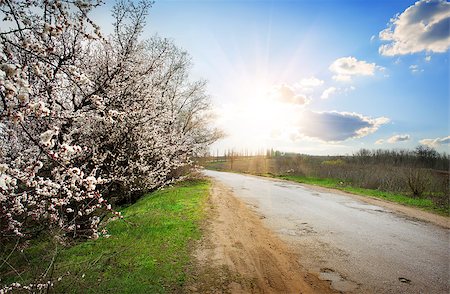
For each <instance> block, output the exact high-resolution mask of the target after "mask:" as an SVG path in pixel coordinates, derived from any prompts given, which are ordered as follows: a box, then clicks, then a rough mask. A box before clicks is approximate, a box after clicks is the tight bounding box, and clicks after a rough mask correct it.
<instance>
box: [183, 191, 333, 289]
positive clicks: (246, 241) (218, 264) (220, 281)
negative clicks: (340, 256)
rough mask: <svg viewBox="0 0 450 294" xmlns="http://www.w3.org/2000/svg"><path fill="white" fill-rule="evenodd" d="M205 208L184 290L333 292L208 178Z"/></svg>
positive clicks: (254, 215)
mask: <svg viewBox="0 0 450 294" xmlns="http://www.w3.org/2000/svg"><path fill="white" fill-rule="evenodd" d="M207 210H208V212H207V213H208V217H207V221H206V222H205V224H204V237H203V238H202V240H200V241H199V244H197V246H196V250H195V255H194V257H195V258H194V262H193V264H192V266H191V270H190V272H189V273H188V280H187V285H186V286H185V287H184V292H185V293H283V294H284V293H286V294H289V293H296V294H299V293H305V294H306V293H324V294H326V293H337V292H336V291H334V290H332V289H331V287H330V282H329V281H324V280H320V279H319V278H318V277H317V276H316V275H314V274H311V273H308V272H307V271H306V270H305V269H304V268H302V267H301V265H300V263H299V262H301V260H300V256H299V255H297V254H296V253H294V251H293V250H291V249H290V248H289V247H288V246H287V245H286V244H285V243H284V242H283V241H281V240H280V239H279V238H278V237H277V236H275V235H274V234H273V233H272V232H271V231H270V230H269V229H268V228H266V227H264V225H263V223H262V221H261V217H262V216H258V215H257V214H256V213H255V212H253V211H252V210H251V209H250V208H249V207H247V206H246V204H244V203H243V202H242V201H240V200H239V199H237V198H236V197H235V196H234V195H233V193H232V192H231V191H230V190H229V189H228V188H227V187H225V186H224V185H222V184H220V183H217V182H214V183H213V186H212V189H211V195H210V198H209V201H208V206H207Z"/></svg>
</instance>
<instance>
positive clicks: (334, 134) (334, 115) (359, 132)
mask: <svg viewBox="0 0 450 294" xmlns="http://www.w3.org/2000/svg"><path fill="white" fill-rule="evenodd" d="M388 122H389V119H388V118H386V117H379V118H370V117H367V116H363V115H362V114H358V113H350V112H337V111H331V112H312V111H306V112H304V113H303V114H302V118H301V119H300V120H299V125H298V127H299V129H298V131H299V133H300V134H302V135H304V136H307V137H311V138H316V139H319V140H322V141H327V142H339V141H344V140H347V139H350V138H361V137H364V136H367V135H369V134H372V133H374V132H376V131H377V130H378V129H379V128H380V126H382V125H384V124H386V123H388Z"/></svg>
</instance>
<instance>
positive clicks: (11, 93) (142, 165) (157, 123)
mask: <svg viewBox="0 0 450 294" xmlns="http://www.w3.org/2000/svg"><path fill="white" fill-rule="evenodd" d="M97 5H98V3H96V2H93V1H81V0H77V1H59V0H54V1H50V0H39V1H38V0H36V1H9V0H3V1H0V9H1V13H2V15H3V16H4V20H3V23H2V29H1V32H0V100H1V102H0V137H1V140H0V153H1V157H0V174H1V175H0V240H1V239H7V238H11V237H14V236H23V235H32V234H33V233H34V232H36V231H39V230H42V229H48V228H59V229H60V230H61V231H62V232H63V234H64V235H65V236H69V237H87V238H96V237H97V236H98V232H97V228H98V224H99V221H100V218H99V216H100V215H101V213H102V212H105V211H111V212H113V210H112V208H111V204H110V201H109V200H110V199H111V197H112V195H116V196H117V194H118V192H120V193H121V194H124V193H133V192H139V193H141V192H143V191H148V190H151V189H155V188H158V187H161V186H163V185H166V184H167V183H170V182H172V181H174V180H176V179H177V178H178V177H179V176H180V175H181V174H180V173H179V172H178V171H179V170H180V168H182V167H184V166H186V165H189V164H190V158H191V157H192V156H193V155H195V154H196V153H197V152H199V151H200V150H202V149H204V148H205V147H206V146H207V145H208V144H210V143H212V142H213V141H214V140H216V139H217V138H218V137H219V136H220V133H219V132H218V131H217V130H215V129H214V128H210V127H209V114H208V113H209V104H208V97H207V95H206V94H205V88H204V85H205V84H204V82H201V81H200V82H190V81H189V77H188V73H189V66H190V62H189V58H188V56H187V54H186V53H185V52H183V51H182V50H180V49H178V48H177V47H176V46H175V45H174V44H173V43H171V42H170V41H168V40H166V39H162V38H159V37H153V38H151V39H150V40H146V41H142V40H140V35H141V33H142V30H143V27H144V25H145V18H146V15H147V12H146V11H147V9H148V8H149V6H150V2H147V1H141V2H139V3H138V4H136V5H135V4H133V3H129V2H121V1H119V2H118V3H117V4H116V5H115V7H114V9H113V16H114V18H115V23H114V28H115V29H114V33H113V34H112V36H110V37H107V38H105V37H104V36H102V34H101V32H100V28H99V27H98V26H97V25H96V24H95V23H94V22H93V21H92V20H91V19H90V18H89V13H90V12H91V10H92V9H93V8H95V7H96V6H97ZM114 193H116V194H114ZM125 196H126V195H125ZM113 200H114V199H113ZM113 213H115V212H113ZM116 214H118V213H116Z"/></svg>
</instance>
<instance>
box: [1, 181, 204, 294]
mask: <svg viewBox="0 0 450 294" xmlns="http://www.w3.org/2000/svg"><path fill="white" fill-rule="evenodd" d="M208 191H209V183H208V182H207V181H188V182H184V183H181V184H179V185H177V186H176V187H173V188H168V189H165V190H161V191H157V192H155V193H151V194H149V195H147V196H145V197H144V198H142V199H140V200H139V201H138V202H137V203H136V204H134V205H131V206H129V207H127V208H124V209H123V210H121V211H122V215H123V216H124V219H125V221H122V220H115V221H112V222H110V223H109V224H108V225H107V229H108V231H109V233H110V234H111V236H110V237H109V238H105V237H101V238H99V239H97V240H95V241H88V242H83V243H80V244H78V245H75V246H72V247H70V248H60V249H59V250H58V254H57V255H56V261H55V267H54V273H53V274H52V276H53V277H59V276H62V275H64V274H65V273H67V272H70V274H68V275H67V276H65V277H64V278H63V279H62V280H61V281H59V282H55V288H54V289H53V290H52V291H54V292H55V293H177V292H179V291H180V289H181V287H182V286H183V283H184V281H185V278H186V277H185V272H186V269H187V267H188V264H189V260H190V251H191V246H192V242H191V241H192V240H196V239H199V238H200V229H199V225H200V220H201V219H202V218H203V217H204V212H203V211H204V209H203V208H204V205H205V203H206V199H207V196H208ZM53 246H55V245H54V242H50V241H43V240H41V241H35V242H34V244H33V245H31V246H29V247H28V248H27V249H26V250H24V252H23V253H21V254H20V255H18V256H13V257H11V258H10V261H11V263H13V264H16V265H19V266H18V267H17V268H16V270H17V271H19V272H21V276H22V279H21V280H20V282H22V283H23V284H25V283H26V282H27V280H29V279H30V280H32V279H33V278H36V277H35V276H33V275H34V273H37V272H40V273H42V272H43V270H45V269H46V267H48V265H49V263H50V260H51V259H52V258H53V256H55V255H54V253H55V249H54V247H53ZM21 263H22V264H23V266H22V267H20V264H21ZM8 273H9V275H12V276H14V278H15V280H16V281H17V274H14V273H12V272H11V269H9V270H8V268H0V276H3V277H2V281H1V283H2V284H3V283H4V282H5V281H7V280H8V279H7V275H8ZM5 284H6V283H5Z"/></svg>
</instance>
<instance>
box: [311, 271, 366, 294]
mask: <svg viewBox="0 0 450 294" xmlns="http://www.w3.org/2000/svg"><path fill="white" fill-rule="evenodd" d="M319 279H321V280H325V281H330V282H331V287H332V288H333V289H335V290H338V291H342V292H347V291H353V290H355V289H356V288H358V284H356V283H354V282H352V281H348V280H346V279H345V278H344V277H342V276H341V275H340V274H339V273H337V272H335V271H334V270H332V269H331V268H321V269H320V273H319Z"/></svg>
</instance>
